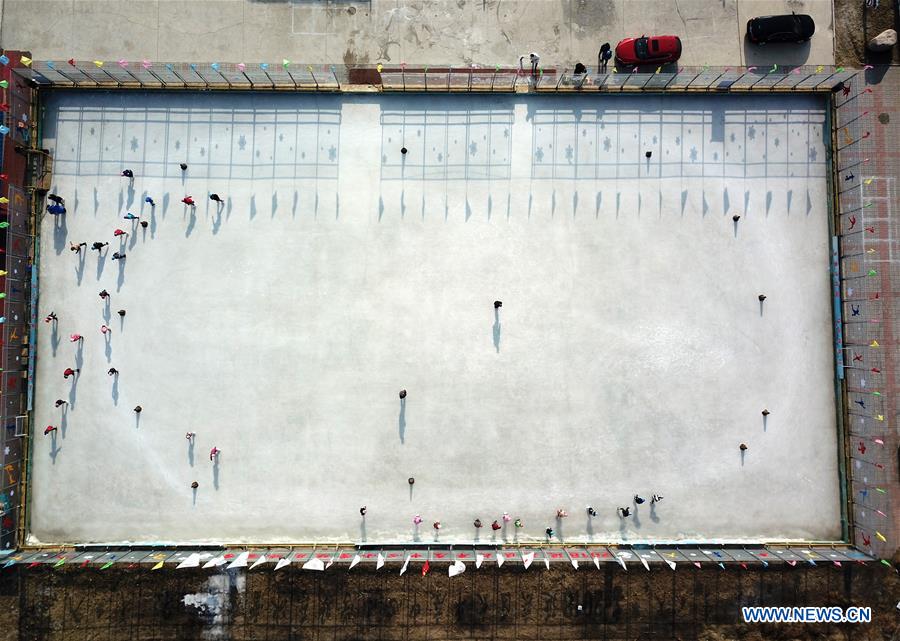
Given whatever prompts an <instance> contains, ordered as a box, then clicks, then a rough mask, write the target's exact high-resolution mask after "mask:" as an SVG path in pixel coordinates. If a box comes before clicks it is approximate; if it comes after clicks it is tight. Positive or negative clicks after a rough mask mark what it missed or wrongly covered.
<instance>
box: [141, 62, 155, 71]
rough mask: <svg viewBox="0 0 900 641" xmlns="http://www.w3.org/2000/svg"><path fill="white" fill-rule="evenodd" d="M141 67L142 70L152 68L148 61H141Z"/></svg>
mask: <svg viewBox="0 0 900 641" xmlns="http://www.w3.org/2000/svg"><path fill="white" fill-rule="evenodd" d="M141 66H142V67H143V68H144V69H149V68H150V67H152V66H153V65H152V64H150V61H149V60H141Z"/></svg>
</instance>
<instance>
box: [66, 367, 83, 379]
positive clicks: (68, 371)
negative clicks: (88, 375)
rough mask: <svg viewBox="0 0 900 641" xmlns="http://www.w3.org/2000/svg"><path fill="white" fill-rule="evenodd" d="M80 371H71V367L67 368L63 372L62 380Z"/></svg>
mask: <svg viewBox="0 0 900 641" xmlns="http://www.w3.org/2000/svg"><path fill="white" fill-rule="evenodd" d="M80 371H81V370H80V369H72V368H71V367H67V368H66V369H65V370H63V378H69V377H70V376H75V374H78V373H79V372H80Z"/></svg>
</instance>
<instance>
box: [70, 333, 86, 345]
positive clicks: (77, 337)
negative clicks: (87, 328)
mask: <svg viewBox="0 0 900 641" xmlns="http://www.w3.org/2000/svg"><path fill="white" fill-rule="evenodd" d="M69 340H70V341H71V342H73V343H78V342H81V341H83V340H84V336H82V335H81V334H72V335H71V336H69Z"/></svg>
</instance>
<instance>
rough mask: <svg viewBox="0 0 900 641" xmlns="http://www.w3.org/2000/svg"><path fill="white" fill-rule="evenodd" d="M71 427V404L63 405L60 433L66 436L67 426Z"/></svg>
mask: <svg viewBox="0 0 900 641" xmlns="http://www.w3.org/2000/svg"><path fill="white" fill-rule="evenodd" d="M67 427H69V406H68V405H63V406H62V415H61V416H60V417H59V433H60V434H62V437H63V439H65V438H66V428H67Z"/></svg>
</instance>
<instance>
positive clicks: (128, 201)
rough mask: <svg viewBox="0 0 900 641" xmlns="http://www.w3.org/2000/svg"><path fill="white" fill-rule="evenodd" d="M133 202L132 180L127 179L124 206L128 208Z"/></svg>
mask: <svg viewBox="0 0 900 641" xmlns="http://www.w3.org/2000/svg"><path fill="white" fill-rule="evenodd" d="M133 204H134V180H129V181H128V190H127V192H126V199H125V208H126V209H130V208H131V206H132V205H133Z"/></svg>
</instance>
